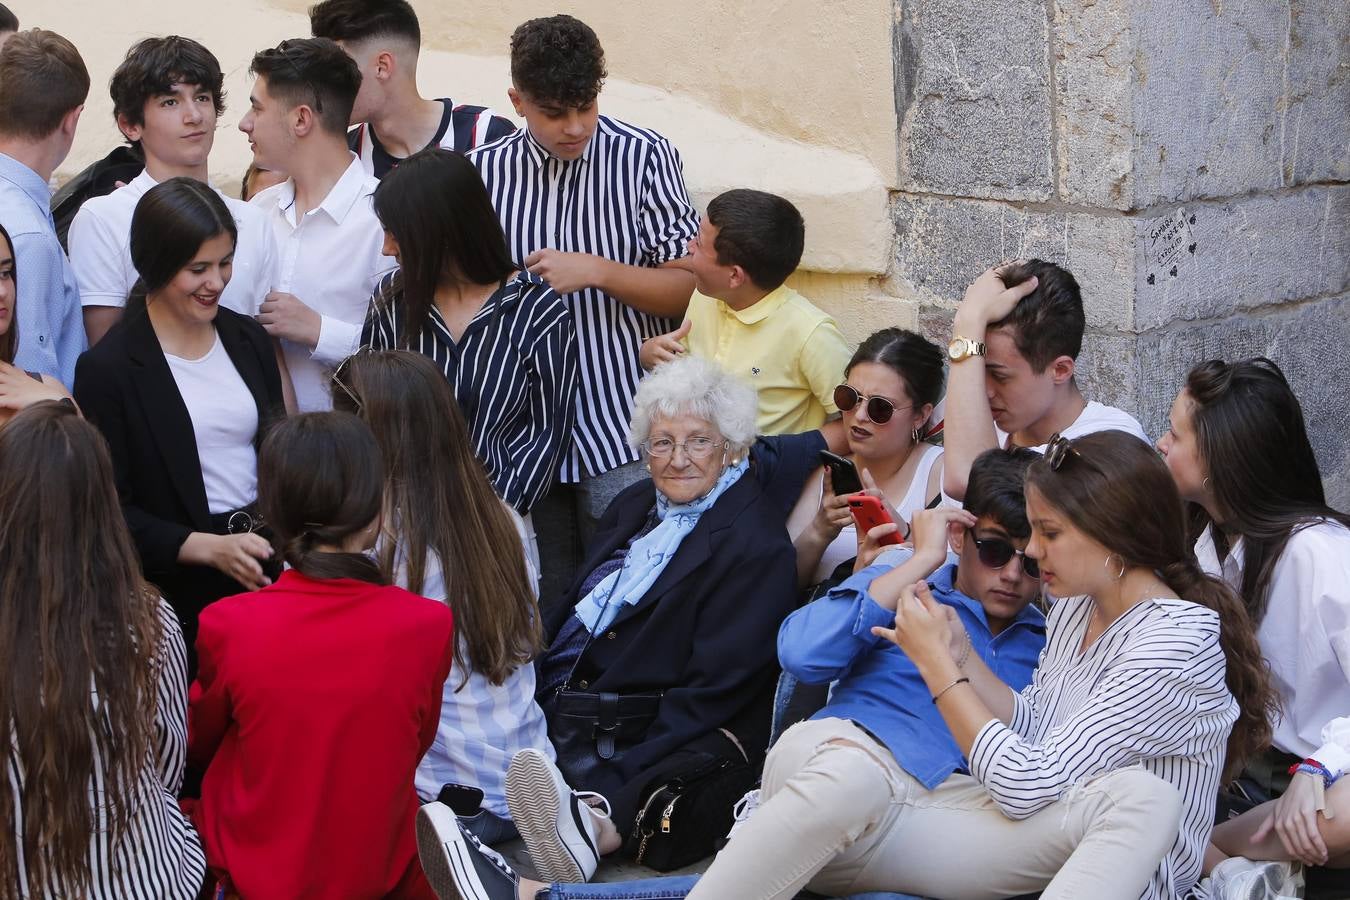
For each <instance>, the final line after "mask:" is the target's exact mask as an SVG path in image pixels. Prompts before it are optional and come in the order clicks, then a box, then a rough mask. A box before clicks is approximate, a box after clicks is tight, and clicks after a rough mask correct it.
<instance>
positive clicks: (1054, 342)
mask: <svg viewBox="0 0 1350 900" xmlns="http://www.w3.org/2000/svg"><path fill="white" fill-rule="evenodd" d="M1032 276H1035V277H1036V279H1037V280H1038V282H1039V283H1038V284H1037V285H1036V290H1034V291H1032V292H1031V293H1030V294H1028V295H1027V296H1025V297H1023V298H1022V299H1021V300H1019V301H1017V306H1015V307H1013V311H1012V312H1010V313H1009V314H1008V315H1006V316H1004V317H1003V318H1002V319H999V320H998V321H997V322H993V323H990V325H989V327H990V328H991V329H993V328H1004V327H1010V328H1011V330H1012V338H1013V343H1014V344H1016V345H1017V352H1019V353H1021V354H1022V355H1023V356H1024V357H1026V360H1027V362H1028V363H1030V364H1031V368H1032V369H1033V370H1034V371H1036V372H1044V371H1045V368H1046V366H1048V365H1050V363H1052V362H1054V361H1055V360H1056V359H1058V358H1059V357H1061V356H1067V357H1069V358H1070V359H1077V358H1078V353H1079V351H1080V350H1082V349H1083V328H1084V327H1085V324H1086V323H1085V320H1084V316H1083V295H1082V293H1081V292H1080V291H1079V290H1078V282H1077V281H1076V280H1075V279H1074V277H1073V275H1071V274H1070V273H1069V272H1068V270H1066V269H1062V268H1060V267H1059V266H1057V265H1055V264H1054V263H1050V262H1045V261H1044V260H1040V259H1032V260H1028V261H1027V262H1025V263H1021V264H1013V265H1011V266H1009V267H1008V268H1007V270H1005V271H1004V273H1003V283H1004V284H1006V285H1007V286H1008V287H1012V286H1013V285H1017V284H1021V283H1022V282H1024V281H1026V280H1027V279H1028V278H1031V277H1032Z"/></svg>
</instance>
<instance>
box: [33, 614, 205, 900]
mask: <svg viewBox="0 0 1350 900" xmlns="http://www.w3.org/2000/svg"><path fill="white" fill-rule="evenodd" d="M159 619H160V622H161V623H162V624H163V628H164V637H163V643H162V644H161V649H160V657H159V664H160V671H159V691H158V698H159V708H158V712H157V714H156V717H155V745H154V748H153V750H152V752H153V753H154V758H153V759H146V761H145V765H144V766H143V767H142V768H141V770H140V773H139V777H138V778H137V780H136V784H135V793H134V795H132V796H131V797H130V798H129V800H128V808H129V809H130V810H131V817H130V820H129V821H128V823H127V830H126V832H125V833H124V834H123V836H122V840H121V841H119V842H118V843H116V844H113V843H111V842H110V841H109V837H108V834H107V828H108V824H109V823H108V819H107V810H106V809H104V808H103V807H101V806H100V804H99V802H98V799H97V798H99V797H101V796H102V794H103V791H104V787H103V779H104V776H105V774H106V773H104V772H103V771H102V762H101V761H102V754H101V748H100V747H99V745H98V744H97V743H95V745H94V777H93V778H92V779H91V781H90V784H89V803H90V805H91V809H93V810H94V817H93V822H94V826H95V828H94V833H93V834H92V835H91V836H90V838H89V872H90V887H89V892H88V893H87V894H82V895H80V896H83V897H87V898H89V900H192V898H195V897H196V896H197V893H198V891H200V890H201V887H202V883H203V882H204V880H205V877H206V856H205V854H204V853H203V852H202V845H201V841H200V840H199V839H198V837H197V832H196V831H194V830H193V828H192V825H191V823H190V822H189V821H188V819H187V816H185V815H184V814H183V813H182V811H181V810H180V809H179V808H178V799H177V796H178V789H179V787H180V786H181V784H182V781H183V767H184V765H185V762H186V759H187V651H186V650H185V649H184V645H183V630H182V628H181V627H180V626H179V624H178V617H177V616H176V615H175V614H174V611H173V609H172V608H170V607H169V605H168V604H167V603H165V602H164V601H163V600H161V601H160V604H159ZM92 700H93V702H94V703H97V702H98V698H97V697H96V696H95V697H93V698H92ZM22 784H23V772H22V771H21V768H20V766H19V765H18V762H17V760H13V759H12V760H11V763H10V766H9V786H10V790H12V791H13V792H14V798H15V822H14V827H15V836H16V838H19V841H18V847H19V853H20V858H19V872H20V873H25V872H28V871H30V870H32V869H33V868H35V867H36V866H41V865H45V862H46V861H45V860H43V859H38V860H25V859H24V858H23V856H22V853H23V846H22V838H21V836H22V834H23V807H22V803H21V798H22V796H23V794H22V789H21V785H22ZM19 895H20V896H21V897H29V896H35V895H33V894H32V893H31V890H30V889H29V888H28V886H27V884H23V885H20V892H19ZM45 896H47V897H52V898H58V897H59V898H68V897H74V896H76V894H75V892H74V891H73V890H68V889H66V890H62V889H57V890H52V889H48V891H47V892H46V894H45Z"/></svg>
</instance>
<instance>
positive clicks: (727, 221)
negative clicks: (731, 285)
mask: <svg viewBox="0 0 1350 900" xmlns="http://www.w3.org/2000/svg"><path fill="white" fill-rule="evenodd" d="M708 221H709V222H710V223H711V224H712V225H713V227H714V228H716V229H717V240H716V241H715V247H714V249H715V250H716V251H717V263H718V265H723V266H740V267H741V268H742V269H744V270H745V274H747V275H749V276H750V280H751V281H753V282H754V283H755V286H756V287H758V288H760V289H761V290H765V291H772V290H775V289H776V288H777V287H778V286H779V285H781V284H782V283H783V282H784V281H787V277H788V276H789V275H791V274H792V273H793V272H794V271H796V269H797V264H798V263H800V262H801V261H802V246H803V244H804V243H805V241H806V223H805V222H803V221H802V214H801V213H800V212H798V211H797V207H795V206H793V205H792V204H791V203H789V202H788V201H787V200H785V199H783V198H782V197H779V196H778V195H777V194H770V193H766V192H765V191H754V190H750V189H748V188H737V189H736V190H731V191H727V192H725V193H722V194H718V195H717V196H716V197H714V198H713V200H712V202H711V203H709V204H708Z"/></svg>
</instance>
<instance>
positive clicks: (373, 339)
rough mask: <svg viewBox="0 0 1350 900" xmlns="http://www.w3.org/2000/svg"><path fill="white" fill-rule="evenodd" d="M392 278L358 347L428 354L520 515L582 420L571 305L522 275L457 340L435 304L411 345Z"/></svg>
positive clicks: (553, 473) (379, 292)
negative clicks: (406, 338) (577, 416)
mask: <svg viewBox="0 0 1350 900" xmlns="http://www.w3.org/2000/svg"><path fill="white" fill-rule="evenodd" d="M393 280H394V274H393V273H390V274H389V275H386V276H385V277H384V278H383V279H382V280H381V282H380V285H379V287H378V288H377V289H376V290H375V296H374V298H372V300H371V304H370V312H369V314H368V315H367V317H366V325H365V330H364V331H363V333H362V336H361V343H362V344H364V345H369V346H370V347H373V348H375V349H376V350H413V351H416V352H418V353H421V354H422V355H423V356H426V357H427V358H428V359H430V360H431V361H432V362H434V363H435V364H436V365H437V367H439V368H440V370H441V371H442V372H444V373H445V377H446V379H447V380H448V381H449V382H450V386H451V387H452V388H453V389H454V391H455V398H456V399H457V400H458V401H459V408H460V409H461V410H462V411H463V412H464V419H465V422H466V423H467V424H468V426H469V435H470V436H471V437H472V439H473V446H474V452H475V453H476V454H478V458H479V459H480V460H481V461H482V463H483V467H484V468H485V469H487V473H488V478H489V479H490V480H491V481H492V486H493V487H494V488H496V490H497V493H498V495H500V496H501V498H502V499H503V500H505V501H506V502H507V504H509V505H510V506H511V507H512V508H514V509H515V510H516V511H518V512H519V513H520V514H521V515H526V514H528V513H529V511H530V508H531V507H532V506H534V504H535V502H537V501H538V500H539V498H540V497H542V496H544V494H546V493H547V492H548V490H549V488H550V487H552V486H553V481H554V479H555V478H556V477H557V474H558V466H559V463H560V460H561V459H562V457H563V455H564V453H565V452H566V450H567V447H568V445H569V442H570V436H571V432H572V421H573V417H574V416H575V414H576V384H577V346H576V344H577V340H576V333H575V332H574V331H573V328H572V315H571V313H569V312H568V310H567V304H566V303H564V302H563V300H562V299H561V298H560V297H558V295H557V294H555V293H553V289H552V288H550V287H549V286H548V285H547V284H545V283H544V282H543V281H542V280H541V279H540V278H539V277H538V276H535V275H531V274H529V273H528V272H522V273H520V274H518V275H517V276H516V277H514V278H512V279H511V280H510V281H508V282H507V283H506V284H505V286H504V287H502V288H500V289H499V290H497V291H495V292H494V293H493V294H492V296H491V297H489V298H488V299H487V301H486V302H485V303H484V304H483V306H482V308H481V309H479V310H478V312H477V313H476V314H475V315H474V317H473V318H472V319H471V320H469V324H468V326H467V327H466V328H465V329H464V333H463V334H462V335H460V339H459V340H458V341H456V340H455V339H454V337H453V336H452V335H451V333H450V329H449V328H448V327H447V326H446V324H445V319H444V318H443V317H442V316H441V313H440V310H438V309H437V308H436V307H435V305H434V304H433V305H432V306H431V308H430V313H429V315H428V316H427V320H426V322H424V323H423V324H422V327H421V328H420V329H419V330H418V331H416V333H415V336H414V337H413V339H412V341H411V343H404V341H403V330H404V319H405V312H404V310H405V303H404V298H403V294H402V293H401V292H400V291H398V290H396V289H394V288H393Z"/></svg>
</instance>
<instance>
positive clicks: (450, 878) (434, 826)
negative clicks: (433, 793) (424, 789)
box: [417, 804, 491, 900]
mask: <svg viewBox="0 0 1350 900" xmlns="http://www.w3.org/2000/svg"><path fill="white" fill-rule="evenodd" d="M472 852H473V851H472V850H470V849H469V847H468V846H467V845H466V844H465V843H464V838H463V837H462V836H461V835H460V833H459V824H458V823H457V822H456V821H455V814H454V812H453V811H452V810H451V809H450V808H449V807H447V806H442V805H439V804H428V805H427V806H423V807H422V808H420V809H419V810H418V811H417V856H418V858H419V859H420V860H421V861H422V871H423V872H424V873H425V874H426V876H427V883H429V884H430V885H431V889H432V890H433V891H435V892H436V896H437V897H439V898H440V900H491V896H490V895H489V894H488V892H487V888H485V887H484V886H483V882H482V881H481V880H480V879H479V878H478V872H477V871H476V870H475V869H474V864H473V859H472V858H471V856H470V854H471V853H472ZM461 885H463V888H464V889H463V890H461Z"/></svg>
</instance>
